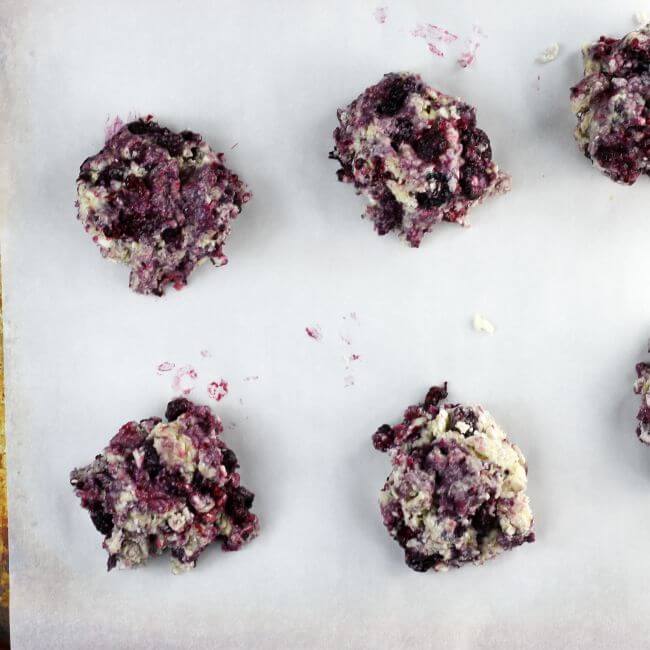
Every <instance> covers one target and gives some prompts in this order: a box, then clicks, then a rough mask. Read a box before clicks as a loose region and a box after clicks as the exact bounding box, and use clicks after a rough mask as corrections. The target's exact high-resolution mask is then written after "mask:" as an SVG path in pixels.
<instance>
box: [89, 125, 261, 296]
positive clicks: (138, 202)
mask: <svg viewBox="0 0 650 650" xmlns="http://www.w3.org/2000/svg"><path fill="white" fill-rule="evenodd" d="M250 197H251V194H250V192H249V191H248V189H247V188H246V186H245V185H244V183H243V182H242V181H241V180H240V179H239V177H238V176H237V175H236V174H234V173H233V172H232V171H230V170H229V169H228V168H227V167H226V166H225V165H224V157H223V154H221V153H215V152H213V151H212V150H211V149H210V147H209V146H208V145H207V144H206V143H205V142H204V141H203V139H202V138H201V136H200V135H198V134H197V133H193V132H192V131H182V132H181V133H174V132H172V131H170V130H169V129H167V128H164V127H162V126H159V125H158V124H157V123H156V122H154V121H153V118H152V117H151V116H148V117H146V118H143V119H139V120H136V121H134V122H131V123H129V124H126V125H125V126H123V127H122V128H120V129H119V130H118V131H117V133H115V134H114V135H112V136H111V137H110V138H109V139H108V140H107V141H106V144H105V145H104V148H103V149H102V150H101V151H100V152H99V153H98V154H96V155H94V156H91V157H90V158H87V159H86V160H85V161H84V163H83V164H82V165H81V169H80V173H79V177H78V179H77V206H78V210H79V212H78V216H79V219H80V221H81V222H82V224H83V226H84V228H85V229H86V231H87V232H88V233H89V234H90V235H91V237H92V239H93V241H94V242H95V243H96V244H97V245H98V246H99V248H100V251H101V253H102V255H103V256H104V257H107V258H109V259H111V260H115V261H118V262H123V263H124V264H127V265H129V266H130V267H131V277H130V280H129V286H130V287H131V289H133V290H134V291H137V292H138V293H144V294H154V295H157V296H160V295H162V294H163V292H164V290H165V287H166V286H167V285H169V284H171V285H173V286H174V288H176V289H181V288H182V287H183V286H185V285H186V284H187V280H188V277H189V275H190V274H191V273H192V271H193V270H194V269H195V268H196V267H197V266H198V265H199V264H201V263H203V262H205V261H206V260H210V262H211V263H212V264H213V265H215V266H222V265H223V264H226V262H227V261H228V260H227V258H226V256H225V254H224V251H223V246H224V244H225V241H226V239H227V237H228V235H229V234H230V228H231V221H232V220H233V219H235V217H236V216H237V215H238V214H239V212H240V211H241V208H242V205H243V204H244V203H246V202H247V201H248V200H249V199H250Z"/></svg>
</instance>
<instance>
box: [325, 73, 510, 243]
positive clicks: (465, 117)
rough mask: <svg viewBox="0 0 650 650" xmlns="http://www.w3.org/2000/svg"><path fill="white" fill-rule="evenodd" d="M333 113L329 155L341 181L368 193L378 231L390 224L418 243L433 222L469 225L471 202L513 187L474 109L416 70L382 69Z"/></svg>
mask: <svg viewBox="0 0 650 650" xmlns="http://www.w3.org/2000/svg"><path fill="white" fill-rule="evenodd" d="M338 120H339V126H338V127H337V128H336V130H335V131H334V142H335V147H334V150H333V151H332V152H331V153H330V157H331V158H334V159H336V160H338V161H339V162H340V164H341V168H340V169H339V171H338V178H339V180H340V181H342V182H344V183H352V184H353V185H354V187H355V188H356V190H357V193H358V194H363V195H364V196H366V198H367V199H368V201H369V205H368V206H367V208H366V211H365V216H366V217H367V218H369V219H370V220H371V221H372V222H373V223H374V227H375V230H376V231H377V233H378V234H379V235H385V234H387V233H389V232H391V231H395V232H396V233H398V234H399V235H400V236H401V237H403V238H404V239H405V240H406V241H407V242H408V243H409V244H410V245H411V246H413V247H417V246H419V245H420V242H421V241H422V238H423V237H424V235H425V234H426V233H428V232H429V231H430V230H431V229H432V228H433V226H434V225H435V224H437V223H439V222H441V221H451V222H456V223H459V224H466V223H467V218H468V217H467V215H468V211H469V210H470V208H471V207H472V206H474V205H475V204H477V203H480V202H481V201H483V200H484V199H485V198H487V197H488V196H492V195H495V194H499V193H502V192H506V191H507V190H509V189H510V177H509V176H508V175H507V174H504V173H503V172H501V171H499V168H498V166H497V165H496V163H495V162H494V161H493V160H492V147H491V145H490V140H489V138H488V136H487V135H486V133H485V132H484V131H482V130H481V129H479V128H478V127H477V125H476V111H475V109H474V108H472V107H471V106H470V105H469V104H466V103H465V102H463V101H461V100H459V99H455V98H453V97H450V96H449V95H445V94H444V93H441V92H440V91H438V90H436V89H434V88H432V87H431V86H427V85H426V84H425V83H424V81H423V80H422V78H421V77H420V76H419V75H416V74H408V73H402V74H396V73H392V74H387V75H385V76H384V78H383V79H382V80H381V81H380V82H379V83H378V84H376V85H374V86H371V87H370V88H368V89H366V90H365V91H364V92H363V93H361V95H359V97H357V99H355V100H354V101H353V102H352V103H351V104H350V105H349V106H346V107H345V108H341V109H339V110H338Z"/></svg>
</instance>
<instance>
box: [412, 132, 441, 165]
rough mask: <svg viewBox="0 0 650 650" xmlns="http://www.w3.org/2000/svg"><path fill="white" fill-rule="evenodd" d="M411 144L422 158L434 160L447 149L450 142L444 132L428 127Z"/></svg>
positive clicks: (425, 160)
mask: <svg viewBox="0 0 650 650" xmlns="http://www.w3.org/2000/svg"><path fill="white" fill-rule="evenodd" d="M411 146H412V147H413V150H414V151H415V153H416V154H417V156H418V158H419V159H420V160H423V161H424V162H433V161H435V160H436V159H438V158H439V157H440V156H441V155H442V154H443V153H444V152H445V151H446V150H447V147H448V143H447V139H446V138H445V136H444V134H443V133H441V132H440V131H438V130H436V129H427V130H426V131H422V133H420V134H419V135H418V136H416V137H415V138H414V139H413V140H412V141H411Z"/></svg>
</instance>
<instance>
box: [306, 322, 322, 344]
mask: <svg viewBox="0 0 650 650" xmlns="http://www.w3.org/2000/svg"><path fill="white" fill-rule="evenodd" d="M305 332H306V333H307V336H308V337H309V338H312V339H314V341H320V340H321V339H322V338H323V333H322V332H321V329H320V325H313V326H311V327H305Z"/></svg>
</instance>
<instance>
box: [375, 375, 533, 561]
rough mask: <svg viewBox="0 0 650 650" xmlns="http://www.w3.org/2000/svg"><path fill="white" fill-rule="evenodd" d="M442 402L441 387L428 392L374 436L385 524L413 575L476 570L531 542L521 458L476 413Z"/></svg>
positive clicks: (481, 413)
mask: <svg viewBox="0 0 650 650" xmlns="http://www.w3.org/2000/svg"><path fill="white" fill-rule="evenodd" d="M446 398H447V384H446V383H445V384H443V385H442V386H433V387H432V388H431V389H430V390H429V392H428V393H427V396H426V398H425V400H424V402H422V403H421V404H418V405H416V406H409V407H408V408H407V409H406V411H405V412H404V418H403V420H402V422H401V423H399V424H396V425H394V426H390V425H388V424H384V425H383V426H381V427H379V429H378V430H377V431H376V433H375V434H374V435H373V444H374V446H375V448H376V449H378V450H379V451H383V452H388V453H389V454H390V457H391V462H392V469H391V472H390V474H389V476H388V478H387V479H386V484H385V485H384V488H383V489H382V491H381V493H380V499H379V502H380V509H381V514H382V517H383V520H384V525H385V526H386V528H387V529H388V532H389V534H390V536H391V537H392V538H393V539H395V540H396V541H397V543H398V544H399V545H400V546H401V547H402V548H403V549H404V556H405V560H406V564H407V565H408V566H409V567H410V568H411V569H413V570H414V571H428V570H429V569H433V570H434V571H444V570H446V569H448V568H449V567H459V566H461V565H463V564H465V563H467V562H474V563H476V564H482V563H483V562H484V561H485V560H488V559H490V558H493V557H495V556H496V555H498V554H499V553H502V552H503V551H506V550H509V549H512V548H514V547H516V546H519V545H521V544H523V543H525V542H533V541H534V540H535V533H534V532H533V514H532V512H531V509H530V503H529V500H528V496H527V495H526V485H527V466H526V461H525V459H524V456H523V454H522V453H521V451H520V450H519V448H518V447H517V446H516V445H514V444H512V443H511V442H509V441H508V439H507V437H506V434H505V433H504V432H503V431H502V430H501V429H500V428H499V426H498V425H497V423H496V422H495V421H494V419H493V418H492V416H491V415H490V414H489V413H488V412H487V411H486V410H485V409H483V407H481V406H463V405H460V404H452V403H444V404H443V405H441V402H443V400H445V399H446Z"/></svg>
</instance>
